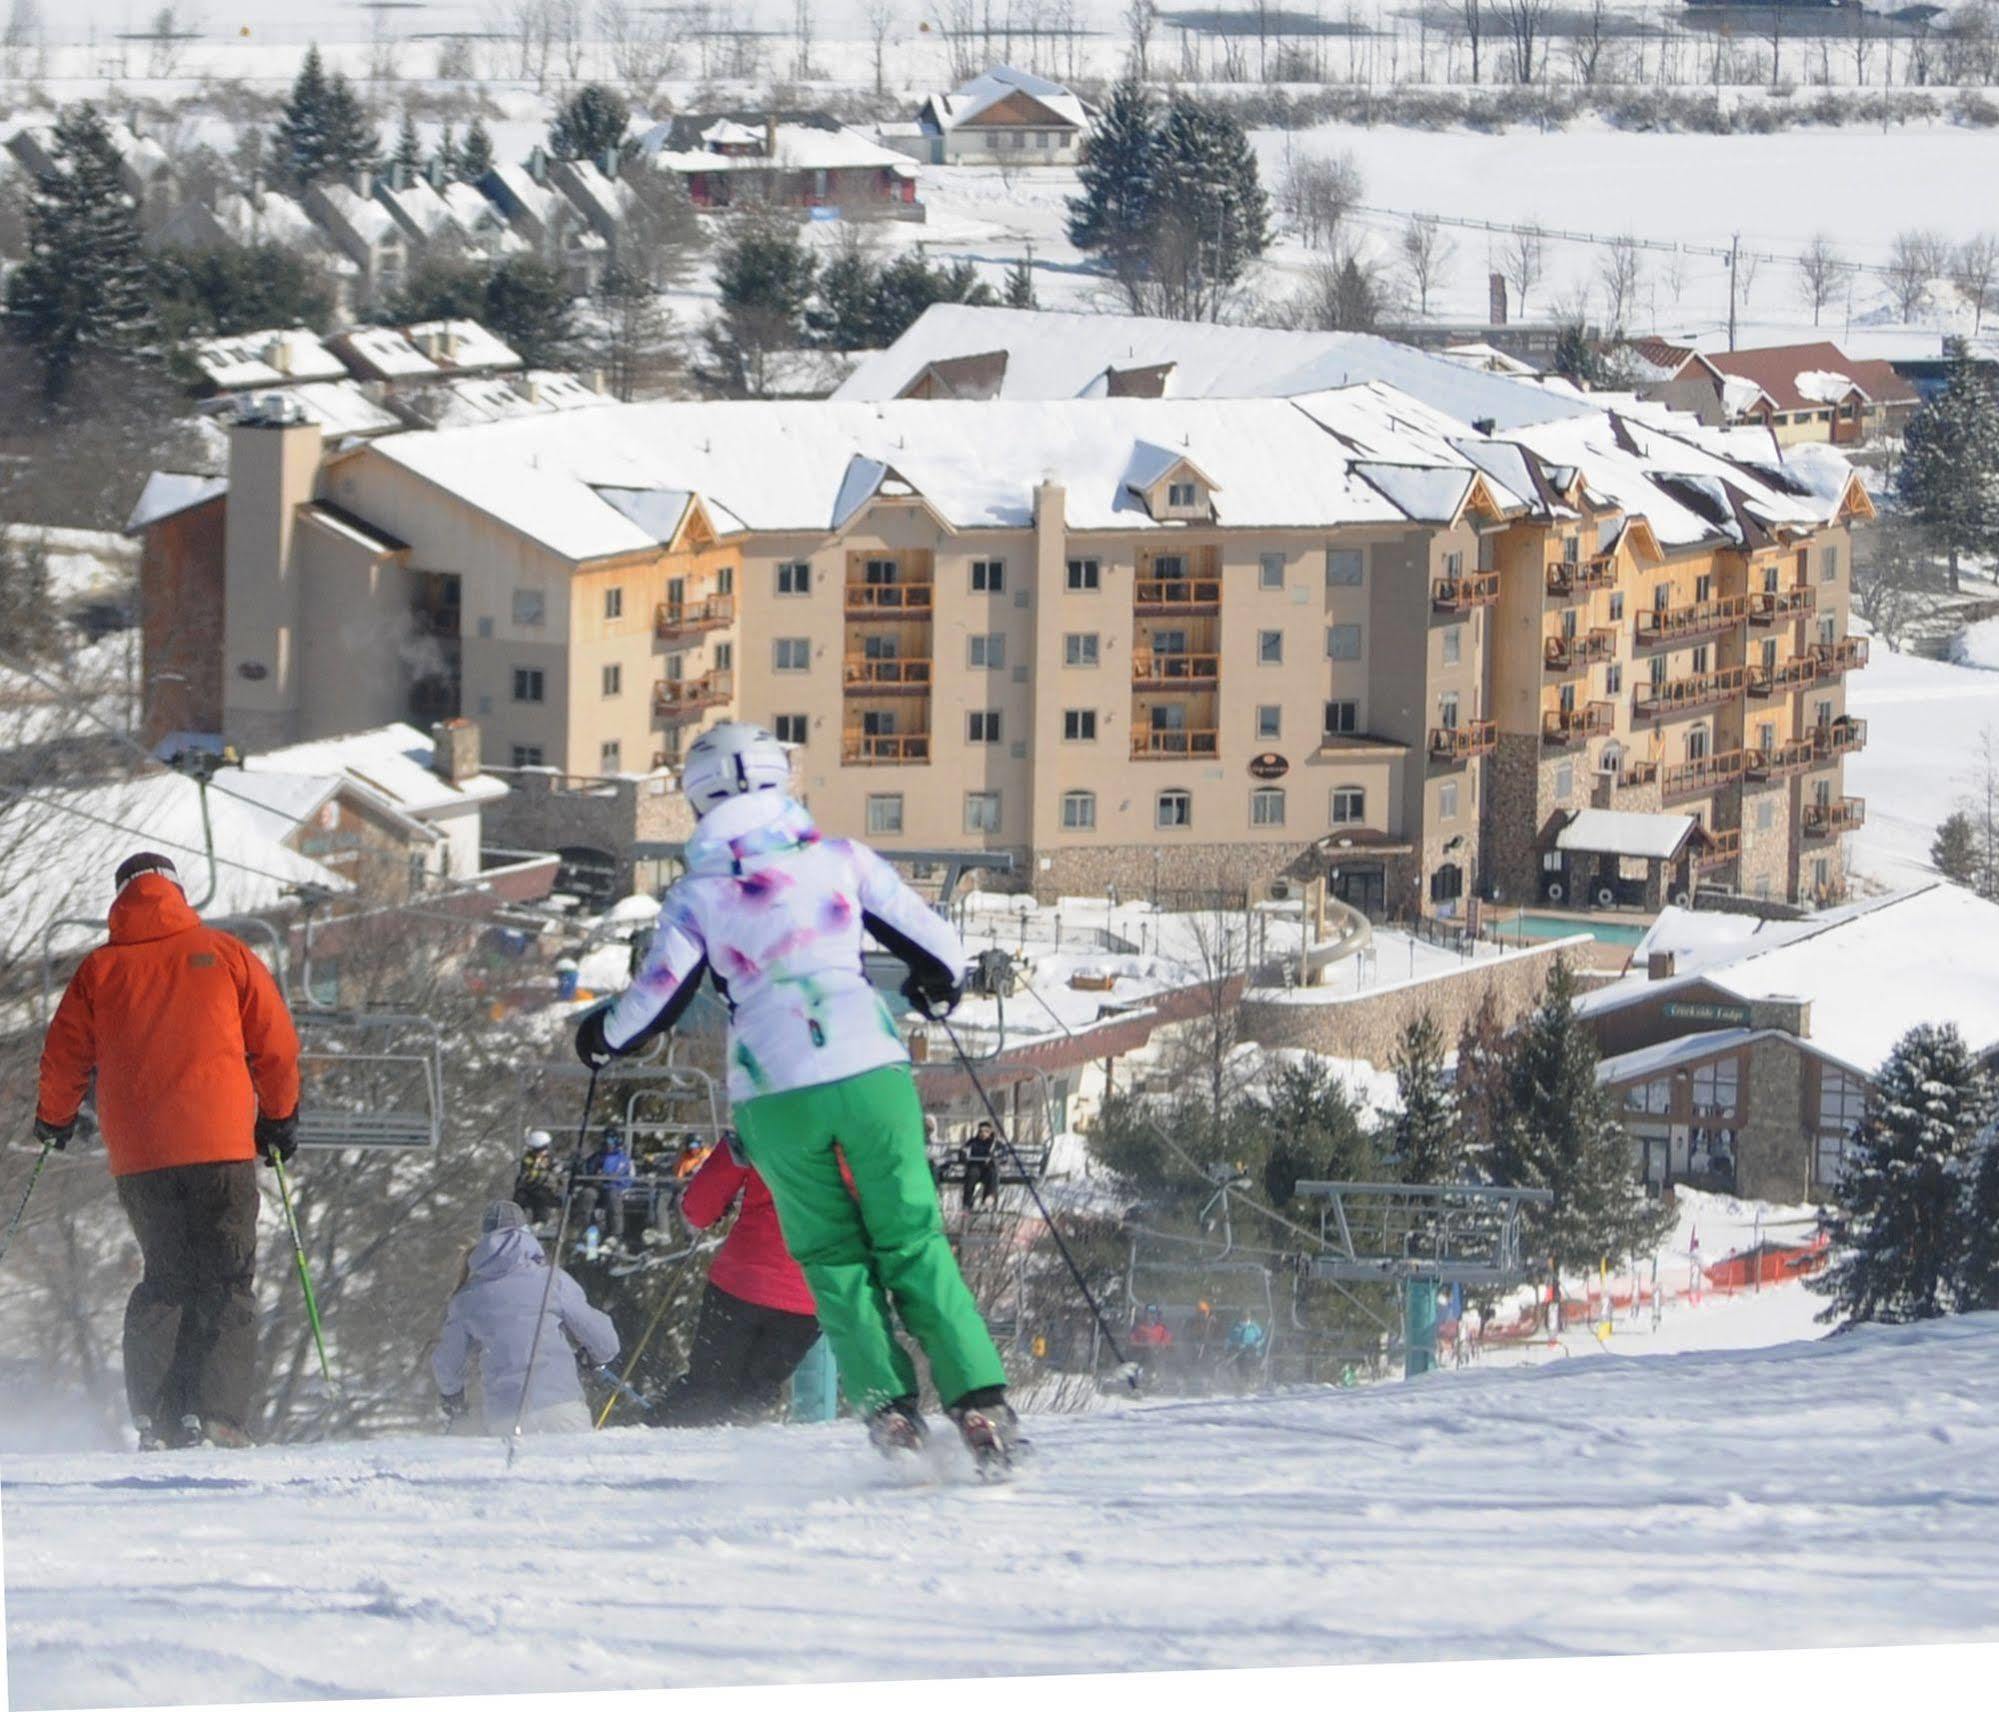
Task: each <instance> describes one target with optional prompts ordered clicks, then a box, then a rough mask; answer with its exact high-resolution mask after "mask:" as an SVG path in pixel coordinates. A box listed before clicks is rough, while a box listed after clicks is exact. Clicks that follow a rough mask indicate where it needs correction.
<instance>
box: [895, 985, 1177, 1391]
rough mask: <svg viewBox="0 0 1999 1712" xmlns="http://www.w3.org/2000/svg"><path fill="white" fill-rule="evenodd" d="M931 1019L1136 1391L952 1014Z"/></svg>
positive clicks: (1130, 1367)
mask: <svg viewBox="0 0 1999 1712" xmlns="http://www.w3.org/2000/svg"><path fill="white" fill-rule="evenodd" d="M928 1020H933V1021H935V1022H937V1023H938V1024H939V1025H940V1026H941V1027H942V1028H943V1030H944V1037H945V1038H946V1039H947V1040H949V1041H950V1043H951V1050H952V1051H953V1052H955V1053H956V1054H957V1055H958V1062H959V1064H960V1065H961V1066H963V1068H964V1072H965V1074H966V1075H967V1076H968V1077H970V1078H971V1083H972V1091H973V1092H974V1093H976V1094H977V1095H978V1096H979V1104H981V1105H982V1106H984V1107H985V1108H986V1116H987V1117H989V1118H991V1119H992V1123H993V1133H994V1134H995V1135H997V1136H998V1137H999V1141H1000V1146H1002V1147H1004V1148H1005V1149H1006V1150H1007V1153H1008V1154H1009V1156H1011V1158H1012V1160H1013V1164H1014V1169H1015V1170H1016V1171H1018V1172H1019V1173H1020V1180H1021V1182H1022V1183H1024V1184H1026V1186H1027V1192H1028V1194H1029V1195H1031V1196H1032V1197H1033V1198H1034V1204H1035V1206H1036V1208H1038V1209H1039V1211H1040V1213H1041V1220H1042V1223H1044V1224H1045V1225H1047V1227H1048V1234H1049V1235H1050V1236H1052V1237H1053V1238H1054V1239H1055V1247H1056V1248H1057V1249H1058V1250H1059V1251H1060V1253H1061V1255H1062V1258H1063V1260H1065V1261H1066V1262H1067V1263H1068V1266H1069V1276H1070V1277H1071V1278H1073V1279H1075V1281H1076V1288H1077V1289H1078V1290H1080V1291H1081V1292H1082V1293H1083V1300H1084V1302H1086V1303H1087V1304H1088V1305H1089V1309H1090V1312H1091V1313H1092V1314H1093V1315H1094V1316H1095V1317H1096V1322H1097V1329H1098V1330H1099V1331H1101V1332H1102V1333H1103V1334H1104V1342H1105V1343H1107V1344H1109V1345H1110V1346H1111V1354H1112V1355H1114V1356H1116V1357H1117V1363H1118V1370H1119V1372H1120V1374H1121V1375H1122V1376H1123V1379H1124V1382H1125V1384H1127V1385H1128V1386H1130V1387H1131V1389H1132V1390H1134V1391H1136V1390H1137V1389H1138V1370H1137V1367H1136V1366H1135V1365H1134V1364H1133V1363H1132V1362H1131V1361H1129V1360H1127V1359H1126V1357H1125V1353H1124V1351H1123V1349H1122V1348H1120V1347H1119V1345H1118V1340H1117V1334H1116V1333H1115V1332H1113V1331H1112V1330H1111V1327H1110V1321H1109V1320H1107V1319H1106V1318H1105V1317H1104V1311H1103V1309H1102V1308H1100V1307H1098V1306H1097V1298H1096V1295H1095V1294H1094V1292H1092V1291H1091V1289H1090V1285H1089V1280H1088V1279H1086V1278H1085V1277H1084V1276H1083V1269H1082V1267H1080V1266H1078V1265H1077V1264H1076V1257H1075V1256H1074V1255H1073V1254H1071V1253H1070V1252H1069V1245H1068V1244H1067V1243H1066V1242H1064V1241H1063V1240H1062V1232H1061V1231H1060V1230H1059V1229H1058V1228H1057V1227H1056V1224H1055V1215H1054V1214H1053V1213H1051V1212H1050V1211H1049V1210H1048V1203H1047V1202H1046V1201H1044V1200H1043V1199H1042V1198H1041V1189H1040V1187H1039V1185H1037V1184H1036V1183H1035V1181H1034V1178H1033V1175H1032V1174H1031V1173H1030V1172H1029V1171H1028V1169H1027V1166H1026V1164H1025V1163H1024V1162H1023V1161H1022V1159H1021V1157H1020V1154H1019V1152H1018V1151H1017V1150H1016V1149H1015V1147H1014V1145H1013V1137H1012V1136H1010V1135H1008V1134H1007V1131H1006V1125H1005V1124H1004V1123H1002V1122H1001V1121H1000V1115H999V1108H998V1107H997V1106H995V1105H994V1104H993V1101H992V1096H991V1095H990V1094H988V1093H987V1092H986V1085H985V1084H984V1083H983V1082H981V1081H980V1080H979V1073H978V1071H976V1070H974V1069H973V1068H972V1060H971V1059H970V1057H969V1056H967V1054H966V1052H965V1049H964V1047H963V1046H961V1045H960V1044H959V1042H958V1031H957V1030H956V1029H954V1028H953V1027H952V1026H951V1019H950V1018H949V1017H941V1016H940V1017H936V1018H932V1019H928Z"/></svg>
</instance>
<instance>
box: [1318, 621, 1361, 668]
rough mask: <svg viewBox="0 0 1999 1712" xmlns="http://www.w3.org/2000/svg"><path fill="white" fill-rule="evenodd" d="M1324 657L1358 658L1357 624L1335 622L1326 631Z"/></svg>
mask: <svg viewBox="0 0 1999 1712" xmlns="http://www.w3.org/2000/svg"><path fill="white" fill-rule="evenodd" d="M1326 658H1327V659H1328V660H1358V659H1359V658H1360V626H1359V625H1358V624H1335V625H1333V626H1332V627H1331V628H1330V629H1328V630H1327V632H1326Z"/></svg>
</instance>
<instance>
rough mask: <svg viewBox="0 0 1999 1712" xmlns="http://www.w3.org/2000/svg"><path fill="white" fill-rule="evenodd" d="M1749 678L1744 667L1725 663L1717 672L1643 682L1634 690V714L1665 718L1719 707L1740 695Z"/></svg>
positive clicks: (1632, 706)
mask: <svg viewBox="0 0 1999 1712" xmlns="http://www.w3.org/2000/svg"><path fill="white" fill-rule="evenodd" d="M1747 681H1748V674H1747V673H1746V672H1745V671H1744V670H1743V668H1742V667H1740V666H1724V667H1722V669H1721V670H1720V671H1718V672H1701V673H1699V674H1698V675H1696V676H1693V677H1685V678H1668V679H1667V680H1666V681H1665V682H1664V683H1663V684H1652V683H1641V684H1639V685H1638V686H1637V687H1636V688H1635V689H1634V690H1633V691H1632V692H1631V711H1632V715H1633V717H1635V718H1638V719H1665V718H1667V717H1669V716H1670V715H1673V714H1680V713H1697V712H1699V711H1700V710H1701V709H1702V708H1704V707H1720V706H1721V705H1722V704H1723V703H1725V702H1731V701H1733V700H1735V698H1736V697H1737V696H1739V695H1741V694H1742V691H1743V688H1744V686H1745V684H1746V683H1747Z"/></svg>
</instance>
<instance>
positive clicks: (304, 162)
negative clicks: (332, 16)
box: [270, 42, 326, 190]
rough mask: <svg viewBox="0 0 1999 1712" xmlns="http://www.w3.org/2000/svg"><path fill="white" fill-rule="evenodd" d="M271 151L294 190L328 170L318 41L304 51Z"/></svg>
mask: <svg viewBox="0 0 1999 1712" xmlns="http://www.w3.org/2000/svg"><path fill="white" fill-rule="evenodd" d="M270 152H271V156H272V162H273V167H274V170H275V171H276V173H277V175H278V176H279V178H280V179H282V181H283V182H284V183H285V184H287V185H288V186H290V187H291V188H292V189H294V190H302V189H304V188H305V186H306V185H308V184H310V183H311V182H312V181H313V180H314V179H315V178H317V177H319V176H320V174H321V173H322V172H323V171H324V169H325V164H326V67H325V64H324V63H323V62H322V61H321V59H320V57H319V44H318V43H317V42H314V43H313V44H312V45H311V46H310V47H308V48H307V49H306V50H305V60H304V62H303V63H302V64H301V65H300V66H299V68H298V75H297V76H296V77H295V78H293V79H292V92H291V94H290V96H289V97H287V99H286V101H285V106H284V111H283V112H282V113H280V114H279V115H278V123H277V129H276V131H275V132H274V133H273V134H272V137H271V150H270Z"/></svg>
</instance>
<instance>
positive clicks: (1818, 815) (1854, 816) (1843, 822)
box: [1805, 797, 1867, 838]
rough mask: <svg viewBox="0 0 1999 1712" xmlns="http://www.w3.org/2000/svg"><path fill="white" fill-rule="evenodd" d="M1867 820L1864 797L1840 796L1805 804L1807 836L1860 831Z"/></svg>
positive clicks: (1819, 836) (1834, 836)
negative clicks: (1822, 801) (1831, 799)
mask: <svg viewBox="0 0 1999 1712" xmlns="http://www.w3.org/2000/svg"><path fill="white" fill-rule="evenodd" d="M1866 821H1867V801H1866V799H1865V798H1864V797H1840V798H1838V799H1837V800H1835V801H1833V802H1829V803H1815V802H1809V803H1806V804H1805V836H1806V837H1807V838H1837V837H1838V836H1839V835H1840V834H1841V833H1843V832H1858V831H1859V830H1860V828H1861V827H1862V826H1863V825H1865V824H1866Z"/></svg>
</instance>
